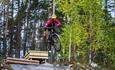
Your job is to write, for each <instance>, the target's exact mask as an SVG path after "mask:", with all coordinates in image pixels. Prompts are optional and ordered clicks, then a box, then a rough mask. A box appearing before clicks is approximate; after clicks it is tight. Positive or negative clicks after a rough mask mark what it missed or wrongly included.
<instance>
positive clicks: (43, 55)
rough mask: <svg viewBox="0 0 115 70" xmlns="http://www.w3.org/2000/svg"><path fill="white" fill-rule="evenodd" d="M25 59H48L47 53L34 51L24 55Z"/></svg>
mask: <svg viewBox="0 0 115 70" xmlns="http://www.w3.org/2000/svg"><path fill="white" fill-rule="evenodd" d="M25 59H28V60H34V59H38V60H39V59H43V60H44V59H48V51H34V50H30V51H28V53H26V55H25Z"/></svg>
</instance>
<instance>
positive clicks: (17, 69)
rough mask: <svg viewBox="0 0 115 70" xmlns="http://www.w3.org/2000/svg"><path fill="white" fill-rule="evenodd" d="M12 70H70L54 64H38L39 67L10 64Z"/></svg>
mask: <svg viewBox="0 0 115 70" xmlns="http://www.w3.org/2000/svg"><path fill="white" fill-rule="evenodd" d="M10 66H11V68H12V70H70V68H69V67H60V66H55V65H52V64H48V63H45V64H38V65H21V64H10Z"/></svg>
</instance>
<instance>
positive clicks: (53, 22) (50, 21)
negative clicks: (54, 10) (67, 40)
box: [45, 19, 61, 27]
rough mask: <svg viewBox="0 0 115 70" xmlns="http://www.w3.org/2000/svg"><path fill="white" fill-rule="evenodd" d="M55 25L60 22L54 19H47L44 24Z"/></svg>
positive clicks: (47, 25)
mask: <svg viewBox="0 0 115 70" xmlns="http://www.w3.org/2000/svg"><path fill="white" fill-rule="evenodd" d="M52 25H53V26H56V25H61V22H60V21H59V20H57V19H56V20H55V21H53V20H52V19H50V20H48V21H47V22H46V24H45V26H46V27H50V26H52Z"/></svg>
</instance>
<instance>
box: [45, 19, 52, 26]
mask: <svg viewBox="0 0 115 70" xmlns="http://www.w3.org/2000/svg"><path fill="white" fill-rule="evenodd" d="M51 23H52V20H51V19H50V20H48V21H47V22H46V24H45V26H46V27H47V26H48V25H49V24H51Z"/></svg>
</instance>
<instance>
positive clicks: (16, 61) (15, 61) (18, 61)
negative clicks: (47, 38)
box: [6, 58, 39, 64]
mask: <svg viewBox="0 0 115 70" xmlns="http://www.w3.org/2000/svg"><path fill="white" fill-rule="evenodd" d="M6 63H8V64H39V61H37V60H25V59H19V58H7V59H6Z"/></svg>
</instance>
